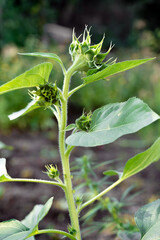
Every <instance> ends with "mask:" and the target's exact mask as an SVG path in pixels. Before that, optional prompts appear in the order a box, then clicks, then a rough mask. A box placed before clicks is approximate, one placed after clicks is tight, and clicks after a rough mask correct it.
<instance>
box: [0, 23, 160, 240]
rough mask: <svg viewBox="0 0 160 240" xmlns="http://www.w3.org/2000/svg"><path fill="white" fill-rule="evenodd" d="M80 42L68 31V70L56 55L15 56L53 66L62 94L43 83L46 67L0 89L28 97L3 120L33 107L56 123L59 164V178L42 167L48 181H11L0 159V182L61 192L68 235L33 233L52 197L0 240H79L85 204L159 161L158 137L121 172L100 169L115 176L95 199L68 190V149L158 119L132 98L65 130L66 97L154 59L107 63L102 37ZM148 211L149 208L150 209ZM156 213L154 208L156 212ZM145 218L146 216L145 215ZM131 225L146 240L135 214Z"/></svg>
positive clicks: (1, 229)
mask: <svg viewBox="0 0 160 240" xmlns="http://www.w3.org/2000/svg"><path fill="white" fill-rule="evenodd" d="M81 38H82V39H81ZM81 38H78V37H76V34H75V32H74V31H73V39H72V43H71V44H70V47H69V53H70V55H71V60H72V64H71V66H70V67H69V68H68V69H66V68H65V66H64V64H63V62H62V60H61V59H60V57H59V56H57V55H56V54H53V53H42V52H34V53H20V54H21V55H25V56H35V57H42V58H47V59H49V60H51V61H53V60H54V61H56V62H57V63H59V65H60V67H61V69H62V72H63V75H64V81H63V87H62V89H60V88H58V87H57V84H56V82H54V81H52V80H49V76H50V73H51V71H52V68H53V65H52V63H51V62H44V63H42V64H39V65H37V66H35V67H33V68H31V69H30V70H28V71H26V72H25V73H23V74H21V75H19V76H18V77H16V78H14V79H12V80H11V81H9V82H7V83H5V84H3V85H2V86H0V94H4V93H6V92H10V91H13V90H16V89H21V88H29V91H28V93H29V95H30V97H31V101H30V103H28V105H27V106H26V107H25V108H24V109H22V110H19V111H18V112H15V113H12V114H11V115H9V118H10V119H11V120H14V119H15V118H18V117H21V116H23V115H25V114H28V113H29V112H30V111H33V110H35V109H37V108H41V109H42V110H49V111H52V113H53V114H54V116H55V117H56V119H57V123H58V129H59V138H58V143H59V152H60V157H61V163H62V174H60V172H59V170H58V168H57V166H55V165H54V163H51V164H49V165H47V166H46V174H47V175H48V177H49V180H48V181H46V180H41V179H25V178H12V177H11V176H10V175H9V174H8V173H7V169H6V159H4V158H1V159H0V182H28V183H30V182H34V183H42V184H50V185H53V186H57V187H59V188H60V189H62V191H63V192H64V195H65V199H66V201H67V204H68V212H69V216H70V223H68V230H67V231H62V230H59V229H39V227H38V225H39V222H40V221H41V220H42V219H43V218H44V217H45V215H46V214H47V213H48V211H49V210H50V208H51V205H52V201H53V198H50V199H49V200H48V201H47V202H46V204H44V205H36V206H35V207H34V208H33V210H32V212H31V213H29V215H28V216H26V218H25V219H24V220H22V221H18V220H15V219H13V220H10V221H5V222H1V223H0V240H17V239H18V240H24V239H30V240H35V239H36V237H35V236H36V235H39V234H45V233H52V234H60V235H63V236H65V237H67V238H68V239H72V240H81V239H82V237H81V230H80V224H79V217H80V216H81V215H82V213H83V209H87V207H88V206H89V205H91V204H93V203H94V202H95V201H97V200H99V199H100V198H102V197H103V196H104V195H106V194H107V193H108V192H109V191H110V190H112V189H113V188H115V187H116V186H117V185H119V184H120V183H122V182H123V181H124V180H126V179H128V178H129V177H131V176H132V175H134V174H136V173H138V172H140V171H141V170H143V169H144V168H146V167H147V166H149V165H150V164H151V163H153V162H156V161H158V160H159V159H160V138H159V139H157V140H156V141H155V143H153V145H152V146H151V147H150V148H149V149H147V150H146V151H144V152H142V153H139V154H138V155H136V156H134V157H132V158H131V159H129V160H128V161H127V163H126V165H125V166H124V168H123V171H122V172H119V171H117V170H112V171H111V170H110V171H107V169H106V171H104V175H109V176H111V175H117V180H116V181H115V182H114V183H113V184H111V185H110V186H105V183H103V184H104V190H103V191H101V192H99V193H96V194H95V196H93V195H92V197H91V198H90V199H89V200H87V201H84V199H83V194H82V196H81V197H80V198H79V201H78V200H77V199H76V197H75V196H76V194H75V193H74V189H73V185H72V181H73V180H74V179H73V177H72V175H71V168H70V155H71V153H72V151H73V150H74V148H76V147H95V146H100V145H104V144H109V143H112V142H114V141H115V140H116V139H118V138H119V137H121V136H123V135H126V134H131V133H135V132H137V131H138V130H140V129H142V128H144V127H146V126H148V125H149V124H151V123H153V122H155V121H156V120H158V119H159V118H160V116H159V115H158V114H156V113H155V112H154V111H152V109H151V108H150V107H149V106H148V105H147V104H146V103H144V102H143V101H142V100H140V99H138V98H136V97H132V98H130V99H128V100H127V101H125V102H121V103H110V104H108V105H105V106H102V107H100V108H98V109H96V110H95V111H94V112H91V111H90V112H88V113H86V112H83V113H82V115H81V116H79V118H78V119H77V120H76V121H75V122H74V123H72V124H70V125H68V124H67V116H68V101H69V98H70V97H71V95H72V94H75V93H76V92H77V91H78V90H80V89H82V88H84V87H85V86H86V85H88V84H90V85H91V84H92V83H94V82H95V81H99V80H105V79H106V78H110V77H111V76H113V75H115V74H117V73H120V72H124V71H126V70H129V69H132V68H134V67H137V66H139V65H141V64H144V63H147V62H149V61H151V60H153V59H154V58H147V59H138V60H127V61H123V62H116V60H113V59H110V58H108V54H109V53H110V51H111V49H112V47H113V46H112V45H110V47H109V49H108V51H107V52H105V53H103V52H102V44H103V41H104V37H103V39H102V41H101V42H100V43H98V44H95V45H92V44H91V35H90V30H88V29H87V28H85V30H84V33H83V35H82V36H81ZM80 39H81V40H80ZM77 72H79V73H81V74H82V83H81V84H80V85H78V86H77V87H75V88H74V89H70V82H71V81H72V76H73V75H74V74H75V73H77ZM33 87H35V90H32V89H30V88H33ZM95 94H96V93H95ZM67 131H70V135H69V136H68V137H66V132H67ZM61 175H62V176H63V177H62V178H61V177H60V176H61ZM106 185H107V184H106ZM156 204H159V202H156ZM156 206H158V205H156ZM149 207H150V206H149ZM145 209H147V208H144V209H143V214H144V212H145ZM150 209H152V208H151V207H150ZM156 209H158V207H157V208H156ZM150 214H152V211H151V210H150ZM137 219H138V220H137ZM136 220H137V222H138V226H140V230H141V229H142V230H143V233H142V235H141V236H142V239H144V240H145V239H152V238H145V235H146V234H148V235H149V233H148V229H147V227H146V228H143V227H142V225H143V219H142V218H141V217H140V214H139V213H138V214H137V215H136ZM152 220H153V219H152ZM154 223H155V222H154ZM145 224H146V222H145ZM150 224H151V222H150ZM154 227H155V225H154ZM153 233H154V234H155V231H152V232H151V233H150V234H153ZM123 234H127V233H123ZM157 234H158V233H157ZM148 235H147V236H148ZM121 236H122V234H121ZM125 236H126V235H125ZM128 236H129V235H128ZM122 238H123V236H122ZM154 239H155V235H154ZM156 239H157V238H156Z"/></svg>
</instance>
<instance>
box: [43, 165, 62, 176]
mask: <svg viewBox="0 0 160 240" xmlns="http://www.w3.org/2000/svg"><path fill="white" fill-rule="evenodd" d="M45 168H46V169H47V172H45V173H46V174H47V175H48V177H49V178H51V179H56V178H58V177H59V171H58V169H57V166H53V165H52V164H49V165H46V166H45Z"/></svg>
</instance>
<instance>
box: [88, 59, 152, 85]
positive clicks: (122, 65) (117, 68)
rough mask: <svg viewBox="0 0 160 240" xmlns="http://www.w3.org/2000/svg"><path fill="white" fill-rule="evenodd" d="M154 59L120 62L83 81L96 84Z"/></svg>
mask: <svg viewBox="0 0 160 240" xmlns="http://www.w3.org/2000/svg"><path fill="white" fill-rule="evenodd" d="M153 59H154V58H147V59H138V60H128V61H124V62H118V63H115V64H113V65H109V66H108V67H106V68H105V69H104V70H102V71H99V72H98V73H95V74H92V75H90V76H87V77H84V78H83V80H84V82H85V83H86V84H88V83H91V82H95V81H98V80H101V79H104V78H106V77H110V76H113V75H115V74H117V73H120V72H124V71H126V70H129V69H131V68H134V67H137V66H139V65H141V64H143V63H146V62H148V61H151V60H153Z"/></svg>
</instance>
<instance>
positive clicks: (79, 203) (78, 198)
mask: <svg viewBox="0 0 160 240" xmlns="http://www.w3.org/2000/svg"><path fill="white" fill-rule="evenodd" d="M76 204H77V206H79V205H81V204H82V198H81V197H79V196H77V197H76Z"/></svg>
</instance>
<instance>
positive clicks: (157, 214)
mask: <svg viewBox="0 0 160 240" xmlns="http://www.w3.org/2000/svg"><path fill="white" fill-rule="evenodd" d="M135 221H136V224H137V226H138V228H139V229H140V232H141V239H142V240H158V239H160V199H158V200H156V201H154V202H152V203H149V204H147V205H145V206H143V207H141V208H140V209H139V210H138V211H137V212H136V214H135Z"/></svg>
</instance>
